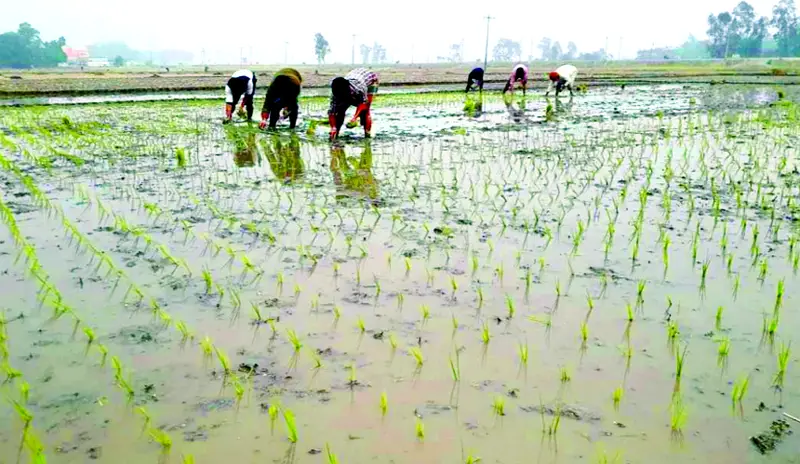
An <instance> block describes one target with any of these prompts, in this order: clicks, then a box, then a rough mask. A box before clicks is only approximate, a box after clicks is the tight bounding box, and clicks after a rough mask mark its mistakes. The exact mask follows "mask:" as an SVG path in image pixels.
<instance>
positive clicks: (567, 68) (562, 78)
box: [544, 64, 578, 98]
mask: <svg viewBox="0 0 800 464" xmlns="http://www.w3.org/2000/svg"><path fill="white" fill-rule="evenodd" d="M548 77H549V78H550V84H549V85H548V86H547V92H545V94H544V96H545V97H546V96H548V95H550V91H551V90H553V84H555V86H556V98H558V94H559V93H561V91H562V90H564V87H566V88H567V89H569V96H570V97H572V86H573V85H575V78H576V77H578V68H576V67H575V66H572V65H571V64H565V65H563V66H560V67H559V68H558V69H556V70H555V71H553V72H551V73H550V74H549V75H548Z"/></svg>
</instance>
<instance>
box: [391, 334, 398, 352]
mask: <svg viewBox="0 0 800 464" xmlns="http://www.w3.org/2000/svg"><path fill="white" fill-rule="evenodd" d="M389 346H391V347H392V351H394V350H396V349H397V337H395V336H394V334H389Z"/></svg>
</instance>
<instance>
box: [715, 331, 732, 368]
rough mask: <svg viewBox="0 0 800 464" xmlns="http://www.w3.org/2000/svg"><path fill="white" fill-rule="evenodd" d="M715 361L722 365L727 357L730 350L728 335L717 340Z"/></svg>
mask: <svg viewBox="0 0 800 464" xmlns="http://www.w3.org/2000/svg"><path fill="white" fill-rule="evenodd" d="M717 343H718V346H717V362H718V363H719V364H720V365H722V364H724V363H725V361H726V360H727V358H728V354H729V353H730V351H731V340H730V338H728V337H722V338H720V339H719V340H717Z"/></svg>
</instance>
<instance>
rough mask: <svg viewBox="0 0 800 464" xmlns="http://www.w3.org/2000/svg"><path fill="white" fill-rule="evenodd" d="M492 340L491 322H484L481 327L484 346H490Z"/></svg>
mask: <svg viewBox="0 0 800 464" xmlns="http://www.w3.org/2000/svg"><path fill="white" fill-rule="evenodd" d="M491 339H492V334H491V333H490V332H489V322H488V321H483V325H482V326H481V341H482V342H483V344H484V345H488V344H489V341H490V340H491Z"/></svg>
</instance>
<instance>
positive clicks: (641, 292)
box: [636, 280, 647, 306]
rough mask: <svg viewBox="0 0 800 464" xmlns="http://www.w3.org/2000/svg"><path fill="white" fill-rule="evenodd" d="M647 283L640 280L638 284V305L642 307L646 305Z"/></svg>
mask: <svg viewBox="0 0 800 464" xmlns="http://www.w3.org/2000/svg"><path fill="white" fill-rule="evenodd" d="M646 285H647V283H646V282H645V281H644V280H640V281H639V282H638V283H637V284H636V305H637V306H641V305H643V304H644V289H645V286H646Z"/></svg>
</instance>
